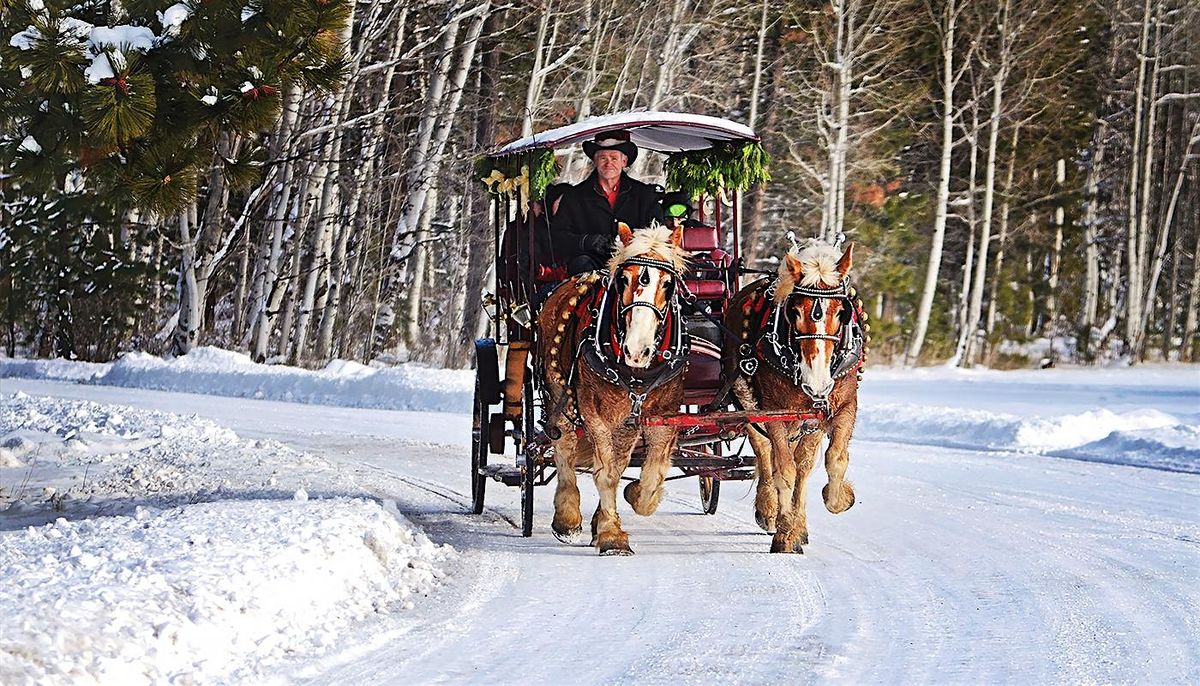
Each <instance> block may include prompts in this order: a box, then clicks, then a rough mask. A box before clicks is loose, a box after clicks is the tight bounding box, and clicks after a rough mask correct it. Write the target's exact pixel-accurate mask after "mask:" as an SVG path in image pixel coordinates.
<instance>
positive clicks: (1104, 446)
mask: <svg viewBox="0 0 1200 686" xmlns="http://www.w3.org/2000/svg"><path fill="white" fill-rule="evenodd" d="M4 376H23V377H33V378H50V379H63V380H80V381H82V382H85V383H94V384H104V385H115V386H127V387H135V388H150V389H158V390H165V391H179V392H190V393H206V394H212V395H222V396H233V397H246V398H265V399H272V400H283V401H292V402H302V403H313V404H322V405H340V406H349V407H367V408H381V409H393V410H418V411H420V410H425V411H438V412H456V413H467V412H470V408H471V396H472V392H473V390H474V376H473V372H471V371H466V370H446V369H431V368H426V367H419V366H413V365H404V366H401V367H396V368H387V369H376V368H372V367H365V366H363V365H361V364H357V363H355V362H347V361H335V362H333V363H331V364H330V365H329V366H328V367H326V369H324V370H322V371H318V372H314V371H309V370H305V369H298V368H296V367H286V366H272V365H262V364H255V363H254V362H252V361H251V360H250V358H249V357H247V356H245V355H242V354H239V353H233V352H229V351H226V350H221V349H218V348H198V349H196V350H194V351H193V352H192V353H190V354H188V355H186V356H184V357H180V358H177V359H174V360H163V359H160V358H157V357H153V356H150V355H145V354H141V353H132V354H129V355H126V356H124V357H123V358H121V359H120V360H118V361H117V362H114V363H112V364H111V365H88V364H86V363H79V362H66V361H62V360H52V361H29V360H7V359H0V377H4ZM855 433H856V435H857V436H859V437H860V438H865V439H869V440H883V441H897V442H905V443H914V444H927V445H928V444H932V445H942V446H947V447H955V448H967V449H974V450H1006V451H1017V452H1024V453H1038V454H1046V455H1058V456H1063V457H1072V458H1076V459H1094V460H1100V461H1104V462H1113V463H1118V464H1128V465H1136V466H1144V467H1154V468H1159V469H1170V470H1174V471H1186V472H1200V440H1198V439H1197V434H1198V433H1200V367H1197V366H1195V365H1139V366H1137V367H1133V368H1130V367H1108V368H1087V369H1084V368H1056V369H1045V370H1021V371H994V370H988V369H957V368H949V367H924V368H919V369H886V368H882V369H881V368H870V369H868V372H867V376H866V379H865V381H864V382H863V386H862V397H861V401H860V409H859V424H858V428H857V430H856V432H855ZM0 450H2V448H0ZM3 455H4V454H3V453H2V452H0V460H3V459H5V458H4V456H3Z"/></svg>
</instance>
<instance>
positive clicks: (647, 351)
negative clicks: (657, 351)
mask: <svg viewBox="0 0 1200 686" xmlns="http://www.w3.org/2000/svg"><path fill="white" fill-rule="evenodd" d="M652 352H654V351H653V350H651V348H650V346H646V347H645V349H643V350H642V357H650V353H652Z"/></svg>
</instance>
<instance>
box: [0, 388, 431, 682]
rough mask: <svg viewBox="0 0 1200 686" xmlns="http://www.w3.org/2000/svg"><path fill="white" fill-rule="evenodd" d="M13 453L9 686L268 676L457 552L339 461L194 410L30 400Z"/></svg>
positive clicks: (5, 507) (4, 603)
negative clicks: (242, 432) (376, 495)
mask: <svg viewBox="0 0 1200 686" xmlns="http://www.w3.org/2000/svg"><path fill="white" fill-rule="evenodd" d="M0 446H3V448H0V617H5V618H6V619H5V620H4V628H3V631H0V683H3V684H6V685H8V684H44V683H92V682H100V683H120V684H140V683H165V682H172V683H212V682H227V681H230V680H234V681H253V682H261V681H263V680H264V679H265V678H267V677H268V676H269V672H267V673H262V672H260V670H261V669H263V668H264V667H266V668H269V667H270V665H272V664H274V663H277V662H278V661H279V660H282V659H283V658H285V657H287V656H289V655H291V654H295V653H304V654H320V653H321V652H323V651H324V650H325V649H326V648H328V647H329V646H331V645H332V644H333V642H334V641H335V640H336V638H337V637H338V636H339V634H341V633H342V632H343V630H344V629H345V628H346V627H347V626H349V625H350V624H351V623H353V622H356V621H358V620H361V619H362V618H364V617H366V616H367V615H370V614H372V613H387V612H390V611H394V610H402V609H406V608H408V607H411V606H412V602H413V599H414V598H415V596H418V595H423V594H426V593H428V592H429V591H430V590H431V589H432V588H433V587H434V586H436V584H437V583H438V581H439V580H440V579H441V578H442V577H443V576H444V572H443V569H442V568H443V565H444V563H445V562H447V561H448V560H449V559H450V558H451V557H452V556H453V554H454V553H453V551H452V550H451V549H449V548H448V547H445V546H437V545H435V544H433V543H432V542H431V541H430V540H429V539H428V538H427V537H426V536H425V535H424V534H423V533H421V532H420V531H419V530H418V529H416V528H415V527H414V526H413V525H412V524H411V523H409V522H408V521H407V520H405V519H404V518H403V517H402V516H401V515H400V514H399V513H398V512H397V511H396V510H395V506H394V505H392V504H391V503H388V502H384V503H382V504H381V503H379V502H376V501H374V500H369V499H366V498H363V497H360V496H361V495H362V491H361V489H359V488H358V487H357V486H356V485H355V483H354V482H353V481H352V480H351V478H349V477H347V476H346V475H345V474H344V473H342V472H343V470H339V469H337V468H336V467H335V466H334V465H332V464H330V463H327V462H325V461H324V460H322V459H320V458H317V457H314V456H312V455H307V454H304V453H299V452H297V451H294V450H292V449H290V448H287V447H286V446H283V445H281V444H278V443H275V442H272V441H246V440H242V439H240V438H238V436H237V435H236V434H234V433H233V432H232V431H229V430H227V429H224V428H221V427H219V426H217V425H216V424H213V423H212V422H210V421H207V420H203V419H199V418H196V417H181V416H177V415H170V414H165V413H161V412H147V411H139V410H133V409H130V408H124V407H119V406H113V405H105V404H100V403H92V402H84V401H68V400H61V399H51V398H30V397H28V396H24V395H22V394H19V393H18V394H16V395H14V396H8V397H0ZM102 515H103V516H102Z"/></svg>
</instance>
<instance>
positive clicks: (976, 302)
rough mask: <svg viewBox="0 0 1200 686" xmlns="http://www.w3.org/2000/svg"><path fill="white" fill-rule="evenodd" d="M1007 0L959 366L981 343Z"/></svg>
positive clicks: (1006, 50)
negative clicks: (976, 246)
mask: <svg viewBox="0 0 1200 686" xmlns="http://www.w3.org/2000/svg"><path fill="white" fill-rule="evenodd" d="M1009 7H1010V0H1003V2H1002V3H1001V6H1000V12H999V15H998V17H997V19H998V21H999V22H1000V24H999V26H1000V27H1001V34H1002V36H1001V48H1000V55H999V60H998V62H999V63H998V64H997V65H996V67H995V70H994V71H993V72H992V105H991V112H990V115H989V117H988V149H987V162H986V164H985V166H984V172H983V176H984V181H983V210H982V215H983V216H982V223H981V227H980V230H979V254H978V256H977V257H976V258H975V278H974V283H973V284H972V286H971V306H970V309H969V311H968V313H967V326H966V329H967V331H968V336H967V340H966V346H965V348H964V350H963V356H962V357H961V358H960V359H959V364H960V365H962V366H968V367H969V366H971V365H972V364H974V362H975V358H976V356H977V355H978V353H979V352H980V348H981V347H982V346H981V345H980V344H979V341H978V338H979V337H978V335H977V332H978V329H979V322H980V318H981V317H982V314H983V284H984V281H985V278H986V276H987V265H988V249H989V247H990V244H991V234H992V215H993V212H992V210H993V207H994V205H995V201H996V153H997V148H998V147H999V146H998V143H999V140H1000V115H1001V113H1002V112H1003V107H1004V87H1005V85H1007V82H1008V70H1009V67H1010V64H1009V59H1010V58H1011V52H1010V50H1011V43H1010V41H1011V34H1010V33H1009V32H1010V31H1011V28H1010V27H1009V24H1008V18H1009Z"/></svg>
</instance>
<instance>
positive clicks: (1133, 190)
mask: <svg viewBox="0 0 1200 686" xmlns="http://www.w3.org/2000/svg"><path fill="white" fill-rule="evenodd" d="M1150 23H1151V4H1150V0H1145V1H1144V2H1143V5H1142V34H1141V41H1140V43H1139V44H1138V71H1137V86H1136V87H1135V88H1134V93H1133V97H1134V112H1133V145H1132V149H1131V151H1130V156H1129V157H1130V162H1129V196H1128V202H1127V205H1126V208H1127V213H1128V222H1127V228H1126V236H1125V244H1126V245H1125V259H1126V265H1127V267H1128V272H1127V276H1126V279H1127V283H1126V286H1125V289H1126V293H1127V296H1126V298H1125V308H1126V309H1125V341H1126V343H1127V344H1128V345H1129V346H1130V347H1131V352H1132V349H1133V346H1134V345H1135V344H1136V342H1137V339H1138V327H1139V325H1140V322H1141V319H1142V313H1141V307H1142V290H1141V284H1142V276H1141V274H1140V273H1139V271H1138V267H1139V266H1140V264H1141V253H1140V251H1139V249H1138V247H1139V246H1138V235H1139V234H1138V231H1139V224H1138V219H1139V217H1140V214H1139V212H1138V187H1139V186H1138V167H1139V164H1140V163H1141V161H1142V158H1143V155H1144V149H1145V148H1144V145H1145V144H1144V143H1143V139H1142V111H1143V107H1142V103H1143V101H1144V100H1145V97H1146V62H1147V60H1148V59H1149V56H1148V55H1147V54H1146V53H1147V48H1148V42H1149V38H1150ZM1135 358H1136V355H1135Z"/></svg>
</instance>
